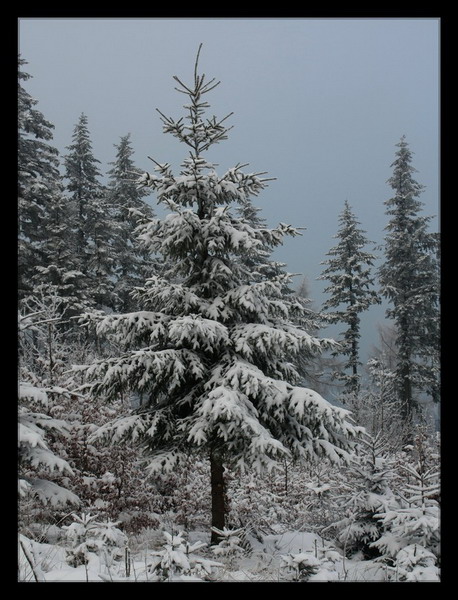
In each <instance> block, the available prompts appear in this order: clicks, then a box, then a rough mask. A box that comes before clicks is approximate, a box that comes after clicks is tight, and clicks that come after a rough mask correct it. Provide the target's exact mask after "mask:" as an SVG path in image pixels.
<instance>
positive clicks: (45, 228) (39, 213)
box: [18, 58, 62, 298]
mask: <svg viewBox="0 0 458 600" xmlns="http://www.w3.org/2000/svg"><path fill="white" fill-rule="evenodd" d="M26 64H27V62H26V61H25V60H24V59H22V58H20V59H19V84H18V188H19V189H18V194H19V204H18V217H19V220H18V225H19V231H18V234H19V252H18V258H19V261H18V262H19V264H18V266H19V273H18V275H19V282H18V283H19V295H20V297H21V298H22V297H23V296H24V295H26V294H27V293H30V292H32V291H33V287H34V284H37V283H40V282H42V281H43V279H40V277H38V272H37V268H38V267H41V268H43V267H46V266H47V265H48V260H49V256H48V250H49V249H48V248H46V246H47V244H48V240H49V237H50V232H49V224H50V222H51V221H52V218H53V213H54V214H55V211H56V207H57V206H61V201H62V185H61V177H60V173H59V156H58V151H57V149H56V148H54V147H53V146H52V145H51V143H50V142H51V140H52V137H53V133H52V130H53V128H54V125H53V124H52V123H50V122H49V121H48V120H46V119H45V117H44V115H43V114H42V113H41V112H40V111H39V110H38V109H37V108H36V105H37V104H38V101H37V100H35V99H33V98H32V97H31V96H30V94H29V93H28V92H27V91H26V90H25V89H24V87H23V86H22V85H21V82H24V81H27V80H28V79H30V75H28V74H27V73H25V72H24V71H23V70H22V68H23V66H24V65H26ZM54 258H55V257H54Z"/></svg>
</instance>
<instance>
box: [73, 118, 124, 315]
mask: <svg viewBox="0 0 458 600" xmlns="http://www.w3.org/2000/svg"><path fill="white" fill-rule="evenodd" d="M72 140H73V141H72V144H71V145H70V146H68V148H67V149H68V150H69V153H68V154H67V156H66V157H65V177H66V179H67V180H68V185H67V189H68V191H69V192H70V193H71V201H72V203H73V207H74V221H73V227H74V233H75V236H76V256H77V258H78V263H79V269H80V271H81V272H82V273H83V274H84V277H85V281H84V283H83V284H82V288H83V289H84V290H85V291H86V293H87V295H88V298H89V301H90V302H91V303H92V304H93V305H95V306H96V307H98V308H101V307H107V306H108V307H113V306H114V293H113V287H114V284H113V281H112V275H113V271H114V264H115V260H116V259H115V257H114V256H113V252H112V245H113V236H114V227H113V222H112V219H111V213H110V210H109V205H108V203H107V199H106V194H105V190H104V188H103V186H102V184H101V183H100V181H99V177H100V172H99V168H98V163H99V162H100V161H99V160H97V159H96V158H95V157H94V155H93V152H92V142H91V139H90V135H89V129H88V119H87V117H86V115H85V114H81V116H80V118H79V121H78V123H77V125H76V126H75V129H74V133H73V138H72Z"/></svg>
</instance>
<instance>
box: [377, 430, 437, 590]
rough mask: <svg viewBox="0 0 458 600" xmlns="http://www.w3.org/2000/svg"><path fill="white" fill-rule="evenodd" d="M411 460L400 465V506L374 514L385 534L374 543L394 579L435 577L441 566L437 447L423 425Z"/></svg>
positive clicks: (415, 438)
mask: <svg viewBox="0 0 458 600" xmlns="http://www.w3.org/2000/svg"><path fill="white" fill-rule="evenodd" d="M413 441H414V444H413V446H410V448H411V449H412V450H413V459H414V460H413V461H411V462H408V461H406V460H405V459H404V461H403V463H401V465H400V469H401V470H402V471H403V472H404V474H405V476H407V477H404V484H403V485H402V486H401V487H400V488H399V489H398V491H397V492H398V496H399V497H400V499H401V502H400V506H399V507H397V508H393V509H391V510H384V511H380V513H379V514H378V515H377V516H378V518H379V519H380V521H381V523H382V525H383V527H384V534H383V535H382V536H381V537H380V538H379V539H378V540H377V541H375V542H373V544H372V545H373V546H374V547H375V548H377V549H378V551H379V552H380V553H381V555H382V556H381V559H380V560H382V561H383V562H385V563H386V564H387V565H388V570H389V578H390V580H395V581H438V580H439V568H440V473H439V468H438V464H437V461H438V458H439V455H438V448H437V447H434V445H433V444H431V440H430V437H429V435H428V434H427V432H426V430H425V429H424V428H423V427H417V428H416V434H415V435H414V440H413Z"/></svg>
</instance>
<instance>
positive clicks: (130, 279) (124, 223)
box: [107, 134, 152, 312]
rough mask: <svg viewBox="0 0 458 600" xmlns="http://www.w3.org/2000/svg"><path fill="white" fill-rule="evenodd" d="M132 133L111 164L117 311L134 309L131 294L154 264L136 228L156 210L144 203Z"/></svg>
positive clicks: (110, 178)
mask: <svg viewBox="0 0 458 600" xmlns="http://www.w3.org/2000/svg"><path fill="white" fill-rule="evenodd" d="M132 156H133V150H132V146H131V142H130V134H128V135H126V136H124V137H122V138H121V140H120V142H119V144H118V145H117V146H116V160H115V161H114V162H112V163H110V164H112V165H113V168H112V169H110V171H108V175H109V181H108V189H107V199H108V203H109V205H110V210H111V212H112V215H113V220H114V224H115V228H116V231H115V239H114V247H113V252H114V254H115V256H116V267H115V273H114V274H115V278H116V284H115V290H114V291H115V294H116V298H117V300H116V306H115V308H116V310H119V311H121V312H127V311H129V310H133V308H134V306H133V300H132V297H131V291H132V289H133V288H134V287H135V286H136V285H140V284H141V283H143V282H144V280H145V278H146V275H147V269H148V267H149V268H151V261H150V260H149V255H148V253H147V252H146V251H145V250H144V249H143V248H142V247H141V246H140V244H139V241H138V239H137V234H136V229H137V227H138V225H139V223H140V222H142V221H144V220H145V219H147V218H151V217H152V209H151V207H150V206H149V205H148V204H146V202H145V201H144V199H143V198H144V197H145V195H146V193H145V188H139V186H138V185H137V182H136V180H137V179H138V175H139V171H138V169H137V168H136V167H135V165H134V162H133V160H132Z"/></svg>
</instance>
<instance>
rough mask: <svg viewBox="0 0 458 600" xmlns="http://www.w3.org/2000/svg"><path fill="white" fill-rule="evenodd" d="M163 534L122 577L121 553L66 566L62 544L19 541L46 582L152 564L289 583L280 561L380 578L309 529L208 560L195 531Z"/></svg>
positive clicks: (26, 572) (175, 577)
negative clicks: (158, 544) (108, 558)
mask: <svg viewBox="0 0 458 600" xmlns="http://www.w3.org/2000/svg"><path fill="white" fill-rule="evenodd" d="M164 536H165V538H164V542H165V543H164V546H162V549H161V550H159V551H158V550H154V549H150V550H145V549H143V550H141V551H138V552H133V553H132V554H131V559H132V563H131V569H130V575H129V576H126V565H125V562H124V560H123V558H122V557H121V558H120V559H119V560H118V561H117V562H114V563H112V564H108V563H107V561H106V557H104V556H103V555H101V556H98V555H96V554H95V553H94V552H89V554H88V557H89V562H88V564H87V565H79V566H77V567H70V566H69V565H68V563H67V562H66V550H65V548H64V547H63V546H61V545H54V544H43V543H38V542H34V541H31V540H29V539H28V538H25V537H24V536H22V535H21V536H20V541H21V542H22V546H24V547H25V549H26V551H27V552H28V554H29V557H30V558H31V560H32V561H33V563H34V565H35V570H36V572H37V573H38V575H39V580H40V581H46V582H52V581H67V582H71V581H74V582H78V581H80V582H101V581H109V582H111V581H113V582H121V581H124V582H142V581H144V582H146V581H150V582H154V581H158V576H157V575H155V574H154V571H155V568H156V567H157V566H158V565H161V564H162V566H163V567H164V568H167V567H169V568H170V567H172V566H173V569H175V570H174V571H173V572H172V571H170V572H169V574H168V576H165V578H164V579H163V580H164V581H189V582H203V581H215V582H218V581H219V582H231V581H239V582H263V581H264V582H276V581H294V580H295V579H294V570H292V571H291V570H288V568H286V567H285V564H286V563H288V564H289V563H290V564H293V565H294V564H297V565H306V566H307V567H310V568H311V570H312V574H311V575H310V577H309V579H308V581H309V582H326V581H335V582H353V581H354V582H374V581H386V574H387V572H386V567H385V566H383V565H382V564H381V563H378V562H376V561H372V560H365V561H361V560H358V559H353V560H350V559H345V558H344V557H343V556H342V554H341V553H340V552H339V551H338V550H336V549H335V548H333V546H332V545H331V544H330V543H329V542H328V541H326V540H324V539H323V538H321V537H320V536H319V535H317V534H316V533H312V532H300V531H284V532H282V533H277V534H269V535H265V536H263V539H262V540H261V541H259V540H255V539H253V540H251V542H252V546H253V551H252V552H251V553H249V554H246V553H245V554H243V553H240V554H239V555H237V559H232V562H230V561H229V560H228V558H227V557H225V556H224V555H223V553H217V555H218V561H215V560H212V559H211V558H209V557H208V556H209V551H210V549H209V548H208V546H207V543H206V540H205V541H202V539H196V538H202V537H203V536H205V534H203V533H201V532H197V531H196V532H191V533H190V535H189V539H191V538H193V539H195V540H196V541H194V542H193V543H192V544H188V545H187V546H186V545H185V542H184V539H183V538H182V537H181V534H178V535H176V534H175V535H173V536H172V535H170V534H169V533H168V532H164ZM423 550H424V549H423ZM424 554H425V558H426V559H427V558H429V557H428V553H427V552H425V553H424ZM288 559H289V561H288ZM19 562H20V572H21V577H22V580H24V581H34V576H33V574H32V571H31V569H30V566H29V564H28V562H27V560H26V558H25V556H24V551H23V549H22V548H20V554H19ZM155 565H156V567H155ZM190 568H191V572H189V569H190ZM409 580H414V581H438V580H439V579H438V571H437V568H435V567H433V566H431V565H428V564H425V565H424V566H422V567H421V569H420V570H419V572H418V573H417V574H416V578H415V579H412V578H410V579H409V578H408V579H407V581H409Z"/></svg>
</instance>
